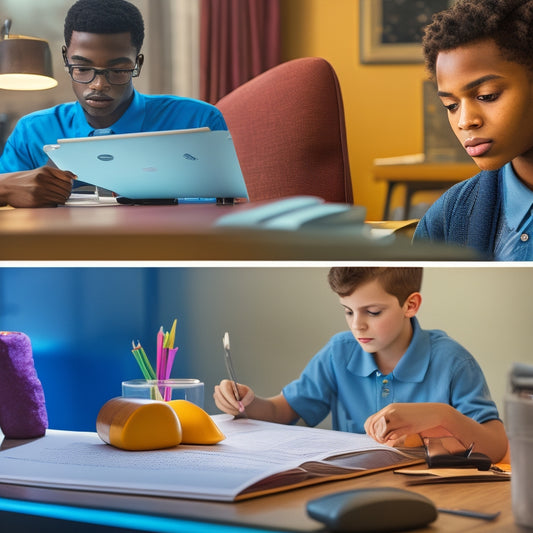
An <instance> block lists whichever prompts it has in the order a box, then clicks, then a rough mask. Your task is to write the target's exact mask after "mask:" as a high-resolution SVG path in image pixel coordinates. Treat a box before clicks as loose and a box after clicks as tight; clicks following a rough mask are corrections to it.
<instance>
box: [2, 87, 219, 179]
mask: <svg viewBox="0 0 533 533" xmlns="http://www.w3.org/2000/svg"><path fill="white" fill-rule="evenodd" d="M204 126H207V127H209V128H211V129H212V130H226V129H228V128H227V126H226V123H225V121H224V118H223V116H222V114H221V113H220V111H219V110H218V109H217V108H216V107H215V106H212V105H210V104H208V103H206V102H202V101H200V100H194V99H192V98H183V97H179V96H171V95H144V94H141V93H139V92H137V91H134V96H133V100H132V102H131V104H130V105H129V107H128V109H126V111H125V112H124V114H123V115H122V116H121V117H120V118H119V119H118V120H117V121H116V122H115V123H114V124H113V125H112V126H111V127H110V128H111V130H112V132H113V133H115V134H119V133H135V132H145V131H165V130H178V129H187V128H199V127H204ZM93 134H94V128H92V127H91V126H90V125H89V123H88V122H87V119H86V118H85V113H84V111H83V108H82V107H81V105H80V104H79V102H69V103H66V104H59V105H57V106H55V107H51V108H49V109H44V110H41V111H36V112H34V113H30V114H29V115H26V116H24V117H22V118H21V119H20V120H19V121H18V123H17V125H16V127H15V129H14V130H13V133H12V134H11V135H10V137H9V139H8V140H7V142H6V145H5V148H4V152H3V153H2V157H0V173H2V172H16V171H19V170H32V169H34V168H38V167H41V166H43V165H45V164H46V163H47V161H48V157H47V156H46V154H45V153H44V151H43V146H44V145H45V144H55V143H56V142H57V139H65V138H74V137H89V136H91V135H93Z"/></svg>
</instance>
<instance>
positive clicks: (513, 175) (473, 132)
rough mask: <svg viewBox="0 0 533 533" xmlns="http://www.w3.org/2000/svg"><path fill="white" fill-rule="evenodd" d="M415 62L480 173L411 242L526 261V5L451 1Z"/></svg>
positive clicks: (532, 86)
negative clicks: (447, 244) (419, 60)
mask: <svg viewBox="0 0 533 533" xmlns="http://www.w3.org/2000/svg"><path fill="white" fill-rule="evenodd" d="M424 54H425V58H426V66H427V68H428V70H429V72H430V74H431V75H432V77H433V78H434V79H435V81H436V83H437V88H438V94H439V96H440V99H441V100H442V103H443V105H444V106H445V107H446V109H447V110H448V119H449V121H450V125H451V127H452V129H453V131H454V133H455V135H456V136H457V138H458V139H459V141H460V142H461V144H462V145H463V146H464V148H465V150H466V151H467V153H468V154H469V155H470V156H471V157H472V159H473V160H474V161H475V163H476V164H477V165H478V167H479V168H480V169H481V172H480V173H479V174H477V175H476V176H474V177H472V178H470V179H469V180H466V181H464V182H462V183H459V184H457V185H455V186H454V187H452V188H451V189H450V190H448V191H447V192H446V193H445V194H444V195H443V196H441V197H440V198H439V199H438V200H437V201H436V202H435V203H434V204H433V206H432V207H431V208H430V209H429V210H428V212H427V213H426V214H425V215H424V217H423V218H422V219H421V221H420V223H419V225H418V227H417V229H416V232H415V235H414V239H415V240H419V239H430V240H433V241H446V242H450V243H455V244H460V245H464V246H469V247H472V248H475V249H477V250H478V251H480V252H481V253H483V254H484V255H486V256H488V257H492V258H494V259H495V260H500V261H527V260H533V239H531V238H530V237H533V216H532V206H533V1H531V0H458V1H457V2H456V3H455V4H454V5H453V7H451V8H450V9H448V10H446V11H444V12H441V13H438V14H437V15H435V16H434V18H433V22H432V24H430V25H429V26H428V27H427V28H426V32H425V36H424Z"/></svg>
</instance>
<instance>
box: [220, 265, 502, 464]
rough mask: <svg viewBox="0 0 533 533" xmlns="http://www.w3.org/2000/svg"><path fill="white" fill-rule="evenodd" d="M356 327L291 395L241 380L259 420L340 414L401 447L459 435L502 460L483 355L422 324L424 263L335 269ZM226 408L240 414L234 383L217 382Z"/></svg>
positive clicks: (334, 341) (339, 425)
mask: <svg viewBox="0 0 533 533" xmlns="http://www.w3.org/2000/svg"><path fill="white" fill-rule="evenodd" d="M328 279H329V284H330V286H331V288H332V290H333V291H334V292H336V293H337V294H338V295H339V298H340V303H341V305H342V307H343V308H344V313H345V315H346V321H347V323H348V326H349V328H350V331H346V332H342V333H339V334H337V335H335V336H333V337H332V338H331V340H330V341H329V342H328V344H326V346H325V347H324V348H322V350H320V351H319V352H318V353H317V354H316V355H315V356H314V357H313V358H312V359H311V361H310V362H309V363H308V365H307V366H306V367H305V369H304V371H303V372H302V374H301V375H300V377H299V378H298V379H296V380H295V381H293V382H292V383H289V384H288V385H287V386H285V387H284V388H283V390H282V393H281V394H278V395H277V396H273V397H271V398H259V397H256V396H255V394H254V392H253V390H252V389H251V388H250V387H248V386H246V385H242V384H239V385H238V389H239V393H240V396H241V401H242V405H243V406H244V407H245V410H246V415H247V416H248V417H249V418H255V419H260V420H267V421H270V422H278V423H282V424H291V423H294V422H296V421H297V420H298V419H299V418H302V419H303V420H304V421H305V423H306V424H308V425H310V426H315V425H317V424H318V423H319V422H321V421H322V420H323V419H324V418H325V417H326V416H327V415H328V414H329V412H330V411H331V414H332V425H333V429H335V430H341V431H349V432H354V433H364V432H366V433H368V434H369V435H370V436H372V437H373V438H374V439H376V440H377V441H378V442H382V443H386V444H389V445H401V444H402V443H403V442H404V441H405V439H406V437H408V436H410V435H414V434H419V435H420V436H422V437H442V436H450V435H451V436H454V437H455V438H456V439H458V440H459V441H460V442H462V443H463V444H464V445H466V446H468V445H470V444H471V443H475V450H476V451H478V452H481V453H485V454H486V455H488V456H489V457H490V458H491V459H492V460H493V461H494V462H497V461H499V460H500V459H501V458H502V457H503V456H504V454H505V452H506V450H507V437H506V435H505V430H504V427H503V424H502V422H501V420H500V419H499V417H498V411H497V408H496V405H495V404H494V402H493V401H492V400H491V398H490V393H489V390H488V387H487V384H486V381H485V378H484V376H483V373H482V371H481V369H480V367H479V365H478V364H477V362H476V361H475V360H474V358H473V357H472V356H471V355H470V354H469V353H468V352H467V351H466V350H465V349H464V348H463V347H462V346H460V345H459V344H458V343H457V342H456V341H454V340H452V339H451V338H450V337H448V336H447V335H446V334H445V333H444V332H442V331H438V330H431V331H426V330H423V329H421V328H420V325H419V324H418V321H417V319H416V313H417V312H418V309H419V308H420V304H421V301H422V297H421V294H420V286H421V281H422V268H407V267H397V268H395V267H334V268H332V269H331V270H330V272H329V275H328ZM214 399H215V402H216V405H217V407H218V408H219V409H221V410H222V411H224V412H226V413H230V414H238V412H239V402H237V400H236V399H235V396H234V394H233V389H232V383H231V382H230V381H228V380H223V381H222V382H221V383H220V384H219V385H217V386H216V387H215V393H214Z"/></svg>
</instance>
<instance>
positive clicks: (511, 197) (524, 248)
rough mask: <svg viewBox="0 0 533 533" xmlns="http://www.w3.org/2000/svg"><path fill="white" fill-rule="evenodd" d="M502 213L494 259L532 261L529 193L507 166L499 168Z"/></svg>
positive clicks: (532, 224)
mask: <svg viewBox="0 0 533 533" xmlns="http://www.w3.org/2000/svg"><path fill="white" fill-rule="evenodd" d="M501 187H502V196H503V201H502V213H501V215H500V220H499V222H498V230H497V234H496V242H495V244H494V259H495V260H496V261H531V260H533V213H532V212H533V191H532V190H531V189H529V188H528V187H526V185H524V184H523V183H522V182H521V181H520V180H519V179H518V177H517V175H516V174H515V172H514V170H513V166H512V165H511V163H507V164H506V165H505V166H504V167H503V173H502V185H501Z"/></svg>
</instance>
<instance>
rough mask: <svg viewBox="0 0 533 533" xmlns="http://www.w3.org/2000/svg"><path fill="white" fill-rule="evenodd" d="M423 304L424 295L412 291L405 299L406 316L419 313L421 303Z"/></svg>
mask: <svg viewBox="0 0 533 533" xmlns="http://www.w3.org/2000/svg"><path fill="white" fill-rule="evenodd" d="M421 304H422V295H421V294H420V293H419V292H413V293H411V294H410V295H409V296H408V297H407V298H406V300H405V303H404V304H403V308H404V311H405V316H406V317H408V318H411V317H413V316H415V315H416V314H417V313H418V310H419V309H420V305H421Z"/></svg>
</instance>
